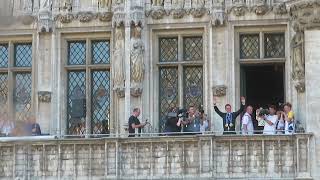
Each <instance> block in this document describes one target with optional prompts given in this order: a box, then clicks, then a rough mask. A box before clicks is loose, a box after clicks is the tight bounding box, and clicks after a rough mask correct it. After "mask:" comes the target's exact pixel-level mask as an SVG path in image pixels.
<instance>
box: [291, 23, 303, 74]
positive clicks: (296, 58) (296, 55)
mask: <svg viewBox="0 0 320 180" xmlns="http://www.w3.org/2000/svg"><path fill="white" fill-rule="evenodd" d="M295 29H296V34H295V35H294V36H293V38H292V41H291V48H292V78H293V79H295V80H299V79H303V78H304V72H305V70H304V66H305V62H304V53H303V51H304V46H303V44H304V34H303V32H302V31H300V30H299V29H297V27H296V28H295Z"/></svg>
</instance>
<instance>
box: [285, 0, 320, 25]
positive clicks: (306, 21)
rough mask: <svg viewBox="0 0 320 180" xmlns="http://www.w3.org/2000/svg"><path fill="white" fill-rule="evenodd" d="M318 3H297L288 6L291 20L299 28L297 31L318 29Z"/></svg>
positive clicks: (319, 3) (316, 0)
mask: <svg viewBox="0 0 320 180" xmlns="http://www.w3.org/2000/svg"><path fill="white" fill-rule="evenodd" d="M319 11H320V1H318V0H311V1H307V0H304V1H297V2H296V3H293V5H291V6H290V15H291V20H292V21H294V23H296V25H298V26H299V29H301V30H305V29H312V28H316V27H318V28H319V27H320V17H319Z"/></svg>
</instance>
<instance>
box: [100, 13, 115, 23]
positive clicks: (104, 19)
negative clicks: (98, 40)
mask: <svg viewBox="0 0 320 180" xmlns="http://www.w3.org/2000/svg"><path fill="white" fill-rule="evenodd" d="M112 15H113V13H112V12H99V13H98V18H99V20H100V21H102V22H109V21H111V20H112Z"/></svg>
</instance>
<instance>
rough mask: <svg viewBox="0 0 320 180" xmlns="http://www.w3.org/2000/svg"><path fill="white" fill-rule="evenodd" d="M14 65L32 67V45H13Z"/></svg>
mask: <svg viewBox="0 0 320 180" xmlns="http://www.w3.org/2000/svg"><path fill="white" fill-rule="evenodd" d="M14 65H15V67H31V65H32V44H31V43H26V44H15V45H14Z"/></svg>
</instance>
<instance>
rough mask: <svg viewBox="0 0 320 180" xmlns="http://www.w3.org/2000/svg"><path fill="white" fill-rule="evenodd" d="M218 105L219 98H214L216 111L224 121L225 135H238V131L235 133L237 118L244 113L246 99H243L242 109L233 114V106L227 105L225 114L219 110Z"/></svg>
mask: <svg viewBox="0 0 320 180" xmlns="http://www.w3.org/2000/svg"><path fill="white" fill-rule="evenodd" d="M216 103H217V97H216V96H213V105H214V110H215V111H216V113H217V114H218V115H219V116H220V117H221V118H222V120H223V134H236V131H235V122H236V118H237V117H238V116H239V114H240V113H241V112H243V110H244V106H245V104H246V99H245V98H244V97H241V107H240V109H239V110H238V111H236V112H232V109H231V105H230V104H226V105H225V106H224V107H225V110H226V113H223V112H221V111H220V110H219V108H218V107H217V105H216Z"/></svg>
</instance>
